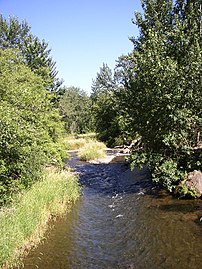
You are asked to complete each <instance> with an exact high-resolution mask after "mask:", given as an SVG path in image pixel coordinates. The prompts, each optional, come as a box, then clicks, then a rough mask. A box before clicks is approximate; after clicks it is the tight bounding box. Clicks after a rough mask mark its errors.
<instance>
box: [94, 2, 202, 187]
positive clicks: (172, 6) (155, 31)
mask: <svg viewBox="0 0 202 269" xmlns="http://www.w3.org/2000/svg"><path fill="white" fill-rule="evenodd" d="M142 9H143V14H141V13H138V12H136V13H135V19H134V20H133V22H134V24H136V25H137V26H138V28H139V31H140V35H139V37H138V38H135V37H131V38H130V40H131V42H132V43H133V46H134V49H133V50H132V52H131V53H129V54H128V55H122V56H121V57H120V58H119V59H118V61H117V65H116V68H115V70H114V72H113V73H112V71H111V70H110V68H109V67H108V66H107V65H106V64H104V65H103V66H102V67H101V68H100V72H99V73H98V74H97V77H96V79H95V81H94V83H93V85H92V96H91V98H92V101H93V112H94V114H95V126H96V130H97V132H98V135H99V137H100V138H101V139H102V140H104V141H106V142H107V143H108V145H110V146H113V145H116V144H117V143H118V144H119V143H124V141H130V140H132V139H135V138H137V137H139V138H141V145H140V144H139V147H138V148H136V150H135V151H134V152H133V154H132V164H133V166H136V165H140V166H141V165H143V164H147V166H148V167H149V169H150V172H151V175H152V178H153V180H154V181H156V182H159V183H161V184H162V185H163V186H165V187H166V188H167V189H169V190H170V191H172V190H174V189H175V187H176V185H177V184H178V183H179V181H180V180H182V179H183V178H184V177H185V175H186V173H188V172H189V171H193V170H195V169H196V170H201V168H202V153H201V128H202V109H201V104H202V97H201V96H202V92H201V89H202V80H201V64H202V60H201V59H202V58H201V31H200V27H201V26H200V25H201V1H190V0H176V1H173V0H158V1H157V0H143V1H142Z"/></svg>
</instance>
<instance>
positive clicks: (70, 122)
mask: <svg viewBox="0 0 202 269" xmlns="http://www.w3.org/2000/svg"><path fill="white" fill-rule="evenodd" d="M63 91H64V92H63V95H62V96H61V97H60V99H59V108H60V112H61V115H62V117H63V121H64V122H65V128H66V131H67V132H68V133H72V134H73V133H77V134H81V133H85V132H89V131H90V130H92V129H93V127H92V122H93V120H92V114H91V100H90V98H89V97H88V95H87V94H86V93H85V92H84V91H82V90H81V89H79V88H76V87H69V88H64V89H63Z"/></svg>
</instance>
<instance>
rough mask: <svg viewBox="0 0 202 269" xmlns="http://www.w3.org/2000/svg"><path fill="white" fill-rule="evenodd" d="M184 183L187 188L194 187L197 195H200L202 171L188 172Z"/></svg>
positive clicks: (201, 193) (201, 192)
mask: <svg viewBox="0 0 202 269" xmlns="http://www.w3.org/2000/svg"><path fill="white" fill-rule="evenodd" d="M185 184H186V186H187V187H188V189H194V190H195V191H196V192H197V196H198V197H200V196H201V195H202V172H200V171H193V172H190V173H189V174H188V176H187V179H186V181H185Z"/></svg>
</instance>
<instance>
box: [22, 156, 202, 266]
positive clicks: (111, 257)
mask: <svg viewBox="0 0 202 269" xmlns="http://www.w3.org/2000/svg"><path fill="white" fill-rule="evenodd" d="M67 167H70V168H71V169H73V170H74V171H75V172H76V173H78V174H79V178H80V184H81V186H82V195H81V198H80V199H79V201H78V202H77V203H76V204H75V206H74V207H73V210H72V211H71V212H69V213H67V215H66V217H65V218H63V219H59V220H58V221H57V222H56V223H55V225H54V228H53V229H52V230H50V231H48V233H47V235H46V237H47V240H46V241H45V242H44V244H41V245H39V246H38V248H37V249H36V250H34V251H33V252H31V253H30V255H29V256H28V257H27V258H26V259H25V260H24V267H23V268H25V269H34V268H39V269H129V268H131V269H171V268H172V269H179V268H180V269H189V268H190V269H199V268H201V264H202V258H201V253H202V244H201V240H202V232H201V228H202V227H201V223H200V221H199V220H198V217H197V216H198V215H197V214H200V212H201V211H200V210H201V201H195V200H192V201H186V200H184V201H183V200H177V199H173V198H172V197H171V196H170V195H169V194H168V193H167V192H165V191H162V190H159V189H158V188H156V187H155V186H154V185H153V184H152V183H151V181H150V178H149V176H148V171H147V170H146V169H143V170H141V171H140V170H135V171H133V172H131V171H130V169H129V167H128V166H127V165H125V164H123V163H110V164H89V163H84V162H81V161H79V160H78V158H77V156H76V154H75V153H72V158H71V159H70V161H69V162H68V164H67ZM196 224H198V225H196Z"/></svg>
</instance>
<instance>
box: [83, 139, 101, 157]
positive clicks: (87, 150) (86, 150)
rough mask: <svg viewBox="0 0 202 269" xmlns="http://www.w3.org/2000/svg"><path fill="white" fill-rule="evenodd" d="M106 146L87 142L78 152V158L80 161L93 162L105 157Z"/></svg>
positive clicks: (95, 142) (92, 141) (94, 141)
mask: <svg viewBox="0 0 202 269" xmlns="http://www.w3.org/2000/svg"><path fill="white" fill-rule="evenodd" d="M105 148H106V145H105V144H104V143H101V142H98V141H96V140H89V141H88V142H87V143H86V144H85V145H84V146H83V147H82V148H81V149H80V152H79V154H78V155H79V158H80V160H82V161H90V160H95V159H97V158H101V157H104V156H106V153H105V151H104V149H105Z"/></svg>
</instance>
